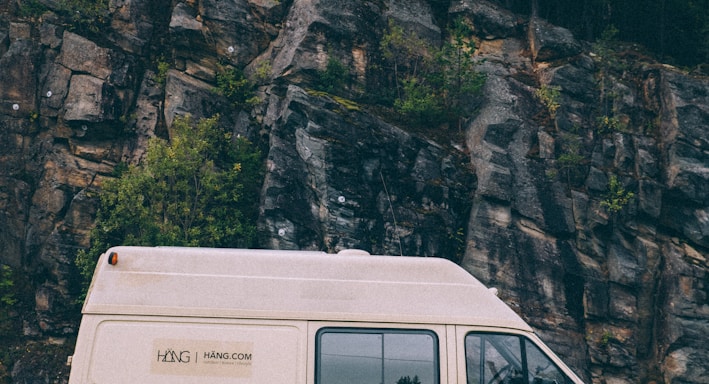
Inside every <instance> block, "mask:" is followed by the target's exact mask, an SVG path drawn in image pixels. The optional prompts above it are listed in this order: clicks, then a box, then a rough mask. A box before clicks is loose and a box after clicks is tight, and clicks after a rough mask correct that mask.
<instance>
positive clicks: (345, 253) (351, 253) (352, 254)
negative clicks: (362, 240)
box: [337, 249, 369, 256]
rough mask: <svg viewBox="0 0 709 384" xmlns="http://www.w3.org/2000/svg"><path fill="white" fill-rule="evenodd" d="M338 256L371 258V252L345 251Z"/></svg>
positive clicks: (359, 250)
mask: <svg viewBox="0 0 709 384" xmlns="http://www.w3.org/2000/svg"><path fill="white" fill-rule="evenodd" d="M337 254H338V255H342V256H369V252H367V251H365V250H362V249H343V250H341V251H340V252H337Z"/></svg>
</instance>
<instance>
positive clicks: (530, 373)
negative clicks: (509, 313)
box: [456, 327, 581, 384]
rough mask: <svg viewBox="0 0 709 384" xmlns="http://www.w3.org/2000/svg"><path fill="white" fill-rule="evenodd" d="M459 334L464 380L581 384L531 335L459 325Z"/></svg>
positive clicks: (481, 383) (461, 377)
mask: <svg viewBox="0 0 709 384" xmlns="http://www.w3.org/2000/svg"><path fill="white" fill-rule="evenodd" d="M456 335H457V336H456V338H457V344H458V359H457V361H458V366H459V369H458V372H459V375H458V379H459V382H461V383H468V384H576V383H581V381H580V380H578V378H577V377H575V375H573V373H571V372H570V370H568V367H565V366H564V365H563V363H562V362H561V360H559V359H558V358H557V357H556V356H553V354H548V353H547V352H550V351H548V350H546V351H545V349H546V348H543V347H541V346H540V345H539V344H537V343H536V342H535V341H533V340H532V338H530V336H531V335H528V334H524V333H517V332H511V331H509V330H504V329H500V330H490V329H476V328H473V327H458V329H457V332H456ZM552 356H553V357H552ZM572 377H573V379H572Z"/></svg>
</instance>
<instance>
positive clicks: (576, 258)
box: [0, 0, 709, 384]
mask: <svg viewBox="0 0 709 384" xmlns="http://www.w3.org/2000/svg"><path fill="white" fill-rule="evenodd" d="M70 3H72V2H64V1H56V0H34V1H29V0H17V1H14V0H0V147H1V149H0V207H1V208H2V213H1V214H0V248H1V249H2V250H3V252H2V253H1V254H0V263H2V264H6V265H9V266H11V267H12V268H13V269H15V270H17V271H21V272H22V273H23V274H24V275H26V276H27V281H26V288H27V291H28V293H29V298H26V299H25V300H24V301H22V302H21V303H20V304H23V303H24V306H25V307H23V308H25V309H27V308H26V306H27V305H29V306H30V308H29V310H22V309H18V310H16V311H13V312H12V313H13V314H14V315H15V317H16V318H17V319H20V320H22V321H21V322H20V323H21V324H22V331H18V332H23V335H22V336H21V337H20V340H21V341H20V342H21V343H24V342H31V343H32V344H38V345H43V344H49V345H55V344H57V343H60V342H61V341H62V340H67V341H66V342H65V343H67V345H68V346H69V347H70V346H71V340H72V337H73V336H74V335H75V333H76V330H77V325H78V323H77V319H78V308H77V306H76V305H75V303H74V302H75V300H76V294H77V288H76V270H75V268H74V266H73V260H74V258H75V256H76V253H77V251H78V250H79V249H82V248H85V247H87V246H88V244H89V237H88V236H89V231H90V229H91V228H92V225H93V219H94V216H95V213H96V209H97V198H96V192H97V191H99V190H100V188H101V185H102V182H104V181H105V180H106V179H107V178H110V177H113V171H114V168H115V167H116V165H117V164H120V163H137V162H139V161H140V159H141V158H142V155H143V154H144V152H145V150H146V145H147V140H148V139H149V138H150V137H155V136H161V137H167V136H168V135H169V134H168V132H169V127H170V124H171V122H172V121H173V120H174V118H175V117H176V116H180V115H184V114H191V115H192V116H194V117H197V118H199V117H209V116H212V115H214V114H216V113H219V114H220V115H221V116H222V118H221V120H220V123H221V124H222V125H224V126H225V127H228V128H229V129H231V130H233V131H234V132H236V133H238V134H241V135H244V136H246V137H249V138H251V139H252V140H254V141H257V142H261V143H263V144H264V147H265V148H267V149H266V151H267V160H266V162H267V164H266V168H267V173H266V176H265V178H264V180H263V186H262V194H261V209H260V215H259V217H258V225H259V232H260V237H261V238H260V246H262V247H268V248H280V249H319V250H328V251H336V250H339V249H342V248H361V249H366V250H369V251H371V252H372V253H386V254H407V255H420V256H439V257H446V258H449V259H452V260H454V261H456V262H458V263H460V264H461V265H462V266H464V267H465V268H466V269H467V270H468V271H470V273H472V274H473V275H475V276H477V277H478V278H480V279H481V280H482V281H483V282H485V283H486V284H488V285H492V286H495V287H497V288H498V289H499V290H500V295H501V297H502V298H503V299H504V300H505V301H506V302H507V303H508V304H510V305H511V306H512V308H513V309H515V311H517V312H518V313H520V314H521V315H522V316H523V317H524V318H525V319H526V320H527V321H529V322H530V323H531V324H532V325H533V326H534V327H535V329H536V330H537V331H538V333H539V334H540V335H541V337H542V338H543V339H544V340H545V341H547V342H548V343H549V344H550V345H551V346H552V347H553V349H555V351H556V352H557V353H558V354H560V355H561V356H562V357H563V358H564V359H565V360H566V361H567V362H569V363H570V365H572V366H573V367H574V368H575V369H576V371H577V372H578V373H579V374H580V376H582V377H583V378H584V379H585V380H587V381H588V382H593V383H614V384H620V383H636V382H658V383H708V382H709V381H707V377H709V367H708V366H707V364H706V361H707V360H708V359H709V346H708V345H707V343H706V339H707V337H706V335H707V334H709V274H708V269H709V264H708V262H707V254H708V250H709V194H708V193H707V191H709V139H708V138H709V135H708V134H707V127H708V126H709V80H707V79H706V78H697V77H692V76H690V75H688V74H686V73H683V72H682V71H680V70H677V69H676V68H672V67H669V66H665V65H661V64H658V63H656V62H653V61H652V60H650V59H649V58H646V57H644V56H643V55H642V54H640V53H639V52H638V51H637V50H634V49H632V47H630V48H628V49H626V50H623V51H621V52H614V53H610V52H609V51H608V50H607V49H605V48H604V47H603V46H601V45H591V44H590V43H587V42H582V41H578V40H576V39H575V38H574V37H573V36H572V35H571V34H570V33H569V32H568V31H567V30H564V29H563V28H559V27H556V26H553V25H550V24H548V23H546V22H545V21H543V20H538V19H534V20H529V19H527V18H525V17H521V16H519V15H515V14H512V13H510V12H509V11H507V10H505V9H504V8H502V7H500V6H498V5H496V4H495V3H491V2H486V1H473V0H455V1H440V0H428V1H425V0H406V1H404V0H372V1H365V0H356V1H355V0H328V1H325V0H280V1H278V0H221V1H216V0H186V1H172V2H170V1H162V0H159V1H155V0H153V1H148V0H111V1H104V2H94V3H95V4H98V5H97V7H98V6H99V5H101V6H104V5H105V9H104V8H102V9H98V11H96V9H93V10H88V9H71V10H72V11H75V13H71V12H67V4H70ZM72 4H78V5H82V4H83V5H84V6H86V5H87V4H84V3H82V2H81V1H77V2H74V3H72ZM89 11H92V12H89ZM77 15H78V16H77ZM456 17H462V18H463V19H465V20H467V21H468V22H469V23H470V25H472V26H473V29H474V32H473V35H472V36H470V38H471V39H473V40H474V41H475V42H476V46H477V50H476V52H475V55H476V59H477V60H478V66H477V69H478V70H479V71H480V72H483V73H485V74H486V76H487V80H486V83H485V86H484V90H483V93H482V97H481V100H479V101H478V104H477V105H476V106H475V107H476V108H475V110H476V112H475V113H472V114H470V115H469V116H466V119H464V120H463V124H462V125H461V127H460V129H459V128H458V127H440V128H439V127H431V128H430V129H412V128H411V127H409V126H407V125H406V124H401V123H396V122H392V120H391V119H388V118H387V116H386V115H385V114H382V113H378V112H377V111H381V109H380V108H376V107H375V106H373V105H372V104H367V105H364V104H362V103H360V104H358V103H355V102H353V101H352V100H348V99H343V98H342V97H336V96H333V95H329V94H326V93H323V92H313V91H312V84H313V81H315V79H317V76H318V73H319V71H323V70H325V68H326V66H327V63H328V60H329V59H330V58H336V59H337V60H339V61H341V62H342V63H344V64H345V65H346V67H347V68H348V70H349V73H350V75H351V78H352V81H351V82H350V84H349V85H348V88H347V89H348V92H349V96H350V98H351V99H358V98H362V96H363V93H365V92H366V89H367V87H368V86H369V85H370V84H371V83H372V82H373V81H375V80H376V76H379V75H380V72H376V70H375V69H377V65H378V60H381V52H380V51H379V47H380V41H381V38H382V36H383V34H384V30H385V28H386V26H387V24H388V21H389V20H394V21H395V22H396V23H397V24H398V25H401V26H404V27H405V29H406V31H407V33H410V34H413V35H416V36H419V37H420V38H421V39H424V40H425V41H427V42H429V43H430V44H432V45H436V44H440V43H441V41H442V40H443V39H445V37H446V34H445V26H446V25H447V24H446V21H447V20H451V19H453V18H456ZM158 64H167V66H168V67H169V70H165V69H164V68H165V67H164V66H162V67H161V66H160V65H158ZM225 64H229V65H233V66H236V67H238V68H244V69H245V71H246V73H249V74H254V73H257V72H264V71H265V72H266V73H260V87H259V91H258V93H259V97H260V100H261V102H260V103H259V104H258V105H257V106H256V107H255V108H254V109H253V110H250V111H244V110H240V109H235V108H233V105H232V104H231V103H229V102H228V100H225V99H224V98H223V97H221V96H218V95H216V94H215V93H214V92H213V89H214V87H215V84H216V74H217V72H218V69H219V67H220V66H221V65H225ZM545 92H547V93H548V94H547V96H550V95H551V96H552V97H551V98H549V97H547V98H546V99H545V98H544V93H545ZM545 100H546V102H545ZM550 101H551V102H550ZM628 192H632V194H633V196H632V198H631V199H629V200H628V201H627V202H621V203H618V201H614V200H613V199H614V198H622V197H629V194H628ZM18 307H22V305H18ZM36 349H37V350H40V351H41V349H42V348H36ZM33 350H34V349H33ZM47 350H52V349H51V348H48V349H45V351H47ZM39 354H41V352H37V353H36V354H35V355H32V354H21V353H18V354H16V358H15V359H14V361H15V364H14V366H13V367H6V368H5V369H7V371H8V372H11V376H12V377H13V379H14V380H15V382H18V383H19V382H36V381H37V380H44V382H49V381H52V382H62V381H64V380H66V368H63V369H58V370H57V371H56V372H52V371H48V370H47V368H46V367H43V364H40V363H38V358H37V355H39ZM0 368H1V366H0ZM8 374H10V373H8ZM0 376H2V372H1V371H0Z"/></svg>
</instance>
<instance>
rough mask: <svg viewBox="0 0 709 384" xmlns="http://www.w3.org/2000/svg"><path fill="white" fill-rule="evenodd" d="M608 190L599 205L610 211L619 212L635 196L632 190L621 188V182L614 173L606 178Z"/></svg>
mask: <svg viewBox="0 0 709 384" xmlns="http://www.w3.org/2000/svg"><path fill="white" fill-rule="evenodd" d="M608 190H609V192H608V194H607V195H606V197H605V199H604V200H603V201H601V207H605V208H606V209H608V211H609V212H610V213H618V212H620V211H621V210H622V209H623V208H624V207H625V206H626V205H628V203H629V202H630V200H632V199H633V197H635V194H634V193H633V192H630V191H626V190H625V188H623V184H622V183H621V182H620V181H619V180H618V177H616V176H615V175H611V177H610V179H609V180H608Z"/></svg>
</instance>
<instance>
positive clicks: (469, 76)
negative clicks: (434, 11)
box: [380, 19, 485, 126]
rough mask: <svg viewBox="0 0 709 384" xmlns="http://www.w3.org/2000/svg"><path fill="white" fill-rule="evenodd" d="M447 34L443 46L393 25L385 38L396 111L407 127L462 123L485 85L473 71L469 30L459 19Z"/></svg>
mask: <svg viewBox="0 0 709 384" xmlns="http://www.w3.org/2000/svg"><path fill="white" fill-rule="evenodd" d="M447 32H448V33H449V36H448V40H447V41H446V42H445V43H444V44H443V45H442V46H441V47H440V48H437V47H433V46H431V45H430V44H428V43H427V42H426V41H425V40H423V39H422V38H420V37H418V36H416V34H412V33H407V32H406V31H404V29H403V28H402V27H401V26H399V25H397V24H395V23H394V22H390V23H389V29H388V32H387V33H385V34H384V36H383V37H382V40H381V43H380V49H381V51H382V53H383V56H384V58H385V59H386V61H387V63H388V65H389V68H390V69H391V71H392V72H393V76H394V82H395V84H394V89H395V90H396V92H395V97H396V98H395V100H394V103H393V104H394V109H395V111H396V112H397V113H399V114H400V115H401V116H402V117H403V118H404V119H405V120H407V121H408V122H409V123H412V124H415V125H419V126H423V125H433V126H437V125H440V124H442V123H449V124H454V125H458V124H459V122H460V119H461V118H462V117H463V116H465V115H466V114H469V113H470V112H471V111H470V108H469V107H466V106H469V105H474V104H475V103H471V102H470V101H471V100H470V99H471V98H475V97H476V96H478V95H479V93H480V91H481V89H482V86H483V84H484V83H485V76H484V75H483V74H481V73H479V72H477V71H476V70H475V64H476V61H475V59H474V57H473V54H474V52H475V44H474V42H473V41H472V39H471V36H472V30H471V28H470V27H469V26H468V25H467V24H466V23H465V22H464V21H463V20H462V19H456V20H455V21H454V22H453V23H452V25H451V27H450V28H449V29H448V31H447Z"/></svg>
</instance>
